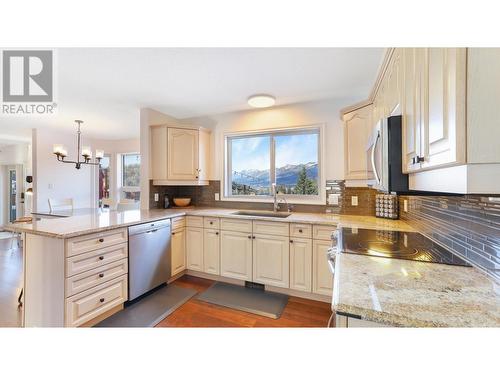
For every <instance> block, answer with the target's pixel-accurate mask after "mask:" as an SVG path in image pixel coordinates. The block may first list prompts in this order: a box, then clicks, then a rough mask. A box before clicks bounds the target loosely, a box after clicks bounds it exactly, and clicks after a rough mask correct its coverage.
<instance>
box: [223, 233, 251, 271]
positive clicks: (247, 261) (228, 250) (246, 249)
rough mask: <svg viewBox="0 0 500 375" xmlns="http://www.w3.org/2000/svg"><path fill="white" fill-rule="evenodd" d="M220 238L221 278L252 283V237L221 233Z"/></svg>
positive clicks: (245, 234)
mask: <svg viewBox="0 0 500 375" xmlns="http://www.w3.org/2000/svg"><path fill="white" fill-rule="evenodd" d="M220 236H221V239H220V274H221V276H225V277H232V278H233V279H239V280H247V281H252V235H251V234H250V233H239V232H230V231H221V232H220Z"/></svg>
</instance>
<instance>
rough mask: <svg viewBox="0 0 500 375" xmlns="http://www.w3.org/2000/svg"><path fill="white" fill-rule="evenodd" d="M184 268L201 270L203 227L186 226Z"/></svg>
mask: <svg viewBox="0 0 500 375" xmlns="http://www.w3.org/2000/svg"><path fill="white" fill-rule="evenodd" d="M186 268H187V269H188V270H193V271H203V228H197V227H187V228H186Z"/></svg>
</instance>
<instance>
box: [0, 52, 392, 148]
mask: <svg viewBox="0 0 500 375" xmlns="http://www.w3.org/2000/svg"><path fill="white" fill-rule="evenodd" d="M383 54H384V49H382V48H148V49H142V48H102V49H99V48H92V49H85V48H74V49H72V48H64V49H57V50H56V64H55V73H56V83H55V89H56V97H55V102H56V103H57V106H58V114H57V116H52V117H41V118H38V117H37V118H31V117H23V118H21V117H19V118H17V117H16V118H12V117H11V118H2V119H1V120H0V121H1V122H2V127H1V129H0V137H1V135H2V133H3V134H7V135H8V134H17V135H27V134H29V129H30V128H33V127H51V128H56V129H60V130H63V131H74V130H75V128H74V125H73V120H74V119H77V118H78V119H82V120H84V121H85V124H84V125H83V126H84V127H83V131H84V132H85V134H86V135H87V136H93V137H97V138H103V139H126V138H132V137H138V135H139V109H140V108H145V107H148V108H153V109H156V110H158V111H160V112H163V113H166V114H168V115H170V116H173V117H176V118H179V119H183V118H189V117H198V116H203V115H209V114H215V113H224V112H231V111H239V110H245V109H249V106H248V104H247V102H246V100H247V98H248V97H249V96H250V95H253V94H257V93H267V94H271V95H273V96H275V97H276V99H277V101H276V104H277V105H284V104H290V103H297V102H303V101H312V100H320V99H325V98H343V99H345V98H353V99H356V100H358V99H359V100H361V99H365V98H366V97H368V94H369V92H370V89H371V87H372V85H373V84H374V82H375V78H376V75H377V70H378V68H379V66H380V64H381V61H382V58H383Z"/></svg>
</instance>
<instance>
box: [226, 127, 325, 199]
mask: <svg viewBox="0 0 500 375" xmlns="http://www.w3.org/2000/svg"><path fill="white" fill-rule="evenodd" d="M318 145H319V132H318V131H317V130H315V131H307V132H305V131H302V132H295V133H275V134H265V135H256V136H245V137H234V138H228V157H229V160H228V177H229V176H230V186H231V192H230V194H231V195H233V196H235V195H257V196H258V195H260V196H266V195H270V194H271V184H272V183H273V182H275V183H276V185H277V189H278V191H279V192H282V193H284V194H298V195H318V178H319V175H318V155H319V146H318Z"/></svg>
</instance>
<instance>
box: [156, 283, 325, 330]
mask: <svg viewBox="0 0 500 375" xmlns="http://www.w3.org/2000/svg"><path fill="white" fill-rule="evenodd" d="M213 283H214V281H212V280H207V279H201V278H198V277H193V276H188V275H185V276H183V277H181V278H180V279H178V280H176V281H174V282H173V285H177V286H179V287H186V288H193V289H196V290H197V291H198V292H202V291H204V290H205V289H207V288H208V287H210V286H211V285H212V284H213ZM330 314H331V308H330V304H328V303H325V302H318V301H311V300H308V299H304V298H298V297H290V298H289V300H288V304H287V305H286V307H285V310H284V311H283V314H282V315H281V317H280V318H279V319H271V318H266V317H263V316H260V315H255V314H250V313H246V312H243V311H239V310H233V309H230V308H227V307H222V306H218V305H213V304H210V303H206V302H202V301H199V300H197V299H196V298H195V297H193V298H191V299H190V300H189V301H188V302H186V303H185V304H184V305H182V306H181V307H179V308H178V309H177V310H176V311H174V312H173V313H172V314H171V315H169V316H168V317H167V318H165V319H164V320H162V321H161V322H160V323H159V324H158V325H157V327H326V324H327V322H328V318H329V317H330Z"/></svg>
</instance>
